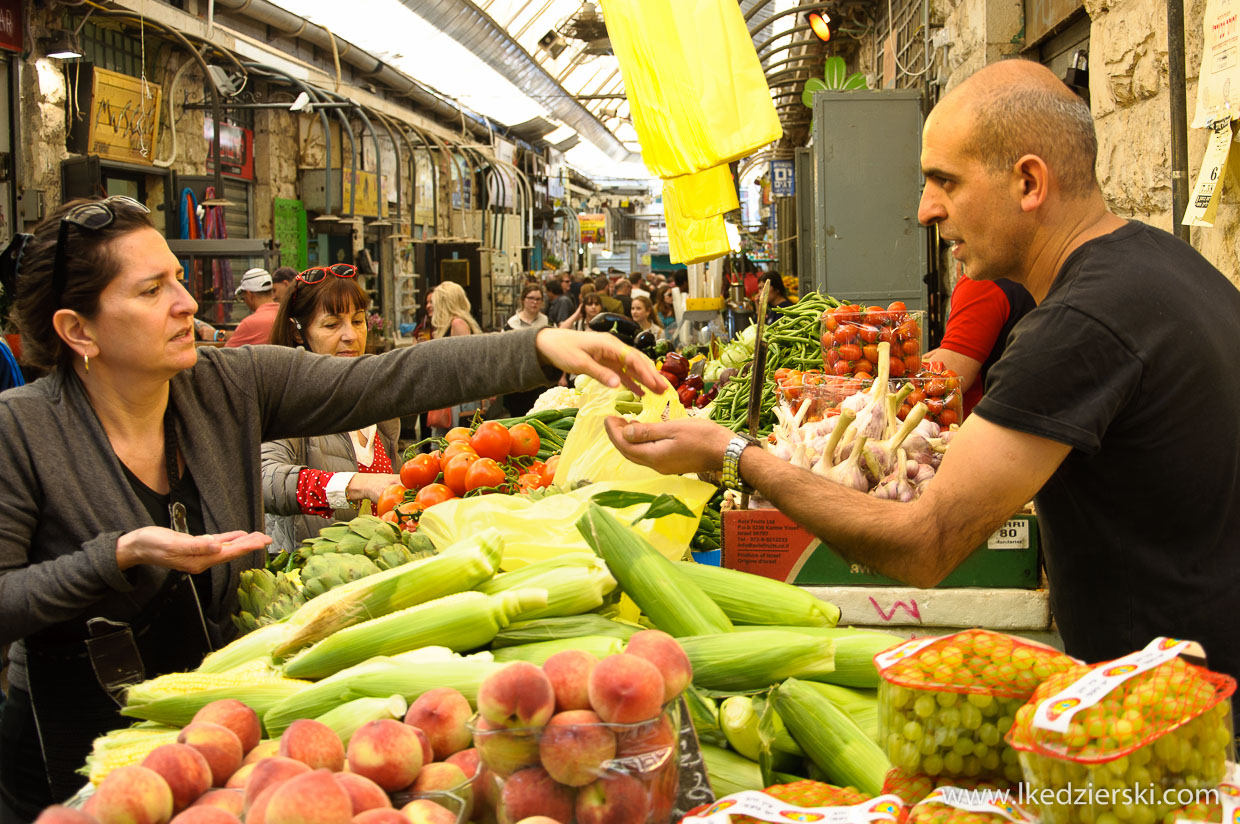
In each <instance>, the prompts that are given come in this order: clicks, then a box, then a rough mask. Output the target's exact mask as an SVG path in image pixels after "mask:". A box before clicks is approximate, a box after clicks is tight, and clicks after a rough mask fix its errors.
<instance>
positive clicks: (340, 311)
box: [263, 264, 400, 552]
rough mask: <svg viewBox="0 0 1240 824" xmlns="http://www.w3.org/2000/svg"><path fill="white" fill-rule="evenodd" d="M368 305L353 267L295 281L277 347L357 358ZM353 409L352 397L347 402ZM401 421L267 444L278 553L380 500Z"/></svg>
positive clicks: (275, 337) (271, 530) (276, 330)
mask: <svg viewBox="0 0 1240 824" xmlns="http://www.w3.org/2000/svg"><path fill="white" fill-rule="evenodd" d="M369 305H370V300H369V298H368V297H367V295H366V292H365V291H364V290H363V289H362V287H361V286H360V285H359V284H358V282H357V277H356V271H355V270H354V269H353V267H352V266H347V265H344V264H337V265H336V266H332V267H330V268H323V269H310V270H307V271H306V272H303V273H302V274H300V275H298V276H297V279H296V280H294V281H293V286H292V288H290V289H289V290H288V292H287V293H286V294H285V296H284V300H283V301H281V304H280V311H279V313H278V314H277V315H276V319H275V322H274V323H273V325H272V332H271V342H272V343H273V344H276V345H282V346H304V347H305V348H307V349H309V350H310V351H311V352H314V353H316V354H320V355H333V356H335V357H338V358H355V357H357V356H359V355H361V354H362V353H363V352H365V351H366V315H367V311H366V310H367V309H368V308H369ZM342 402H345V403H347V402H348V399H342ZM399 436H400V421H399V420H390V421H384V422H383V423H379V424H372V425H370V426H368V427H366V428H365V429H359V430H355V431H353V432H341V433H339V434H336V435H324V436H320V437H315V438H293V439H288V440H280V441H268V442H266V443H264V444H263V506H264V508H265V509H266V511H267V516H268V517H267V532H268V534H269V535H271V536H272V539H273V543H272V545H271V547H270V548H269V549H270V551H272V552H278V551H279V550H280V549H291V548H293V547H295V546H297V545H298V544H299V543H300V542H301V541H302V540H303V539H305V538H309V537H313V536H314V535H317V534H318V532H319V530H320V529H322V528H323V527H324V526H326V525H327V523H328V521H327V520H324V519H335V520H347V519H349V518H352V517H353V515H354V511H353V509H352V505H354V504H355V502H357V501H360V500H362V499H363V498H369V499H371V500H377V499H378V498H379V494H380V493H381V492H382V491H383V489H384V488H385V487H387V486H388V485H390V484H394V483H399V482H400V477H399V476H398V475H395V474H393V470H394V461H399V457H398V456H397V451H396V442H397V439H398V438H399Z"/></svg>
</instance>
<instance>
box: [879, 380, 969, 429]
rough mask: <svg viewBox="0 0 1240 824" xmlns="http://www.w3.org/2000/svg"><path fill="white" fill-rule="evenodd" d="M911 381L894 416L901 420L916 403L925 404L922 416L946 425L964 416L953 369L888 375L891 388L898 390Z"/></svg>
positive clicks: (959, 420)
mask: <svg viewBox="0 0 1240 824" xmlns="http://www.w3.org/2000/svg"><path fill="white" fill-rule="evenodd" d="M910 383H911V384H912V385H913V391H912V392H911V393H909V394H908V395H907V396H906V397H905V398H904V401H903V403H901V404H900V408H899V409H898V410H897V411H896V415H897V417H899V418H900V420H904V419H905V418H906V417H908V413H909V412H911V411H912V410H913V407H914V406H915V405H916V404H917V403H919V402H920V403H924V404H925V405H926V420H928V421H933V422H934V423H937V424H938V425H939V426H941V427H943V428H944V429H946V428H947V427H949V426H951V425H952V424H954V423H962V419H963V418H964V392H963V391H962V390H961V388H960V378H959V377H958V376H957V375H956V374H955V373H954V372H952V373H949V374H937V373H935V372H932V371H929V370H925V371H922V372H919V373H918V374H916V375H914V376H913V377H909V378H899V379H894V378H893V379H892V381H891V391H892V392H899V391H900V389H901V388H902V387H903V386H905V385H907V384H910Z"/></svg>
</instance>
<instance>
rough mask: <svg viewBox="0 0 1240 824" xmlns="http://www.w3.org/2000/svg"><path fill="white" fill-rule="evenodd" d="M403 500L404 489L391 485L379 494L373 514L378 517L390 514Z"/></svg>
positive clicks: (397, 485) (398, 485)
mask: <svg viewBox="0 0 1240 824" xmlns="http://www.w3.org/2000/svg"><path fill="white" fill-rule="evenodd" d="M403 500H405V488H404V487H403V486H401V485H400V484H392V485H391V486H389V487H387V488H386V489H384V490H383V492H382V493H380V495H379V500H378V501H376V502H375V512H377V513H379V515H383V513H384V512H391V511H392V510H393V509H395V508H396V505H397V504H398V503H400V502H401V501H403Z"/></svg>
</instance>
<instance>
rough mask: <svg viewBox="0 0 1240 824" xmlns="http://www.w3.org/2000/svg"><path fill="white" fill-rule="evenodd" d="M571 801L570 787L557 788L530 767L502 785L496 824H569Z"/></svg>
mask: <svg viewBox="0 0 1240 824" xmlns="http://www.w3.org/2000/svg"><path fill="white" fill-rule="evenodd" d="M575 797H576V791H575V790H573V788H572V787H565V786H564V785H563V784H557V783H556V782H555V780H554V779H553V778H552V777H551V775H550V774H549V773H548V772H547V771H546V770H544V769H543V768H542V767H530V768H529V769H525V770H521V771H520V772H518V773H514V774H513V775H512V776H510V777H509V778H508V780H507V781H505V782H504V789H503V790H501V791H500V800H499V807H500V820H501V821H505V822H514V821H520V820H521V819H523V818H529V817H530V816H534V815H545V816H547V817H548V818H553V819H555V820H556V821H572V818H573V802H574V799H575ZM632 820H633V821H640V820H642V819H638V818H634V819H632Z"/></svg>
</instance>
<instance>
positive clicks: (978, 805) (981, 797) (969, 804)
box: [913, 787, 1036, 824]
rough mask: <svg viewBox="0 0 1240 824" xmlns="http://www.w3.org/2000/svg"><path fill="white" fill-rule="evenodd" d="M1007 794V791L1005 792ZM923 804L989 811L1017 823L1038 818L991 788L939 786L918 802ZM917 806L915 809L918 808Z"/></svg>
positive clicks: (981, 811) (977, 811)
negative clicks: (964, 788)
mask: <svg viewBox="0 0 1240 824" xmlns="http://www.w3.org/2000/svg"><path fill="white" fill-rule="evenodd" d="M1004 794H1005V795H1006V793H1004ZM922 804H940V805H942V806H944V807H951V808H952V809H956V810H964V811H966V812H970V813H987V814H989V815H997V816H1000V817H1002V818H1006V819H1007V820H1008V821H1012V822H1015V824H1023V823H1024V822H1032V821H1035V820H1036V819H1035V818H1034V817H1033V816H1032V815H1030V814H1029V813H1027V812H1025V811H1024V810H1023V809H1021V808H1020V807H1019V806H1017V805H1016V804H1013V803H1012V802H1011V801H1007V800H1001V799H1000V797H999V794H998V793H995V792H993V791H990V790H962V789H960V788H959V787H939V788H938V789H937V790H935V791H934V792H932V793H930V794H929V795H928V796H926V797H925V798H923V799H922V800H921V801H920V802H918V804H917V807H920V806H921V805H922ZM917 807H914V808H913V809H914V810H916V809H917Z"/></svg>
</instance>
